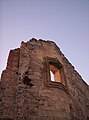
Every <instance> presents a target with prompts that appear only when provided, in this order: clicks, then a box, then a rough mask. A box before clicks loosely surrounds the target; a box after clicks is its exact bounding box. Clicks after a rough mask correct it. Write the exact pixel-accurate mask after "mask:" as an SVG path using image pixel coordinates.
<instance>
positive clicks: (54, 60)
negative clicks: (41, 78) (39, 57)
mask: <svg viewBox="0 0 89 120" xmlns="http://www.w3.org/2000/svg"><path fill="white" fill-rule="evenodd" d="M44 59H45V67H44V73H45V86H47V87H53V88H59V89H62V90H64V91H66V92H67V93H68V89H67V83H66V77H65V73H64V68H63V65H62V64H61V63H60V62H59V60H58V59H57V58H51V57H47V58H44ZM51 62H52V63H53V65H54V66H56V67H57V68H58V69H60V74H61V81H62V82H57V81H52V80H51V76H50V67H49V65H50V63H51ZM63 81H64V82H65V84H64V83H63Z"/></svg>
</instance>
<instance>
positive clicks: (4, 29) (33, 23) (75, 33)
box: [0, 0, 89, 84]
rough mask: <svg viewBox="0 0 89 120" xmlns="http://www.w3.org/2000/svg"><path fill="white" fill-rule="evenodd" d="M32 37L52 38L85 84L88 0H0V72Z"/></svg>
mask: <svg viewBox="0 0 89 120" xmlns="http://www.w3.org/2000/svg"><path fill="white" fill-rule="evenodd" d="M33 37H34V38H37V39H45V40H52V41H54V42H55V43H56V44H57V45H58V46H59V48H60V49H61V51H62V52H63V53H64V55H65V56H66V57H67V58H68V60H69V61H70V62H71V63H72V65H73V66H75V69H76V70H77V71H78V72H79V74H80V75H81V76H82V78H83V79H84V80H85V81H86V82H87V83H88V84H89V0H0V74H1V71H2V70H4V69H5V67H6V63H7V57H8V53H9V51H10V50H11V49H14V48H18V47H19V46H20V43H21V41H22V40H24V41H28V40H29V39H31V38H33Z"/></svg>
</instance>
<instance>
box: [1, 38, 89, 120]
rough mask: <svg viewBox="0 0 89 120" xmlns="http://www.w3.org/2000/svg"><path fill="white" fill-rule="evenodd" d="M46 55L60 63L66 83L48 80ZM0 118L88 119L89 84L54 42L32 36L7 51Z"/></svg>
mask: <svg viewBox="0 0 89 120" xmlns="http://www.w3.org/2000/svg"><path fill="white" fill-rule="evenodd" d="M46 58H55V59H57V60H58V61H59V62H60V63H61V64H62V66H63V69H64V74H65V79H66V85H65V86H64V85H62V86H61V84H57V85H56V84H55V85H54V84H53V85H51V84H50V83H47V79H48V76H47V75H48V74H47V72H48V70H47V66H46ZM48 84H49V85H48ZM56 86H57V87H56ZM60 86H61V87H60ZM0 120H89V86H88V85H87V84H86V83H85V82H84V81H83V79H82V77H81V76H80V75H79V74H78V73H77V72H76V70H75V69H74V67H73V66H72V65H71V64H70V63H69V61H68V60H67V59H66V58H65V56H64V55H63V54H62V52H61V51H60V49H59V48H58V47H57V46H56V44H55V43H54V42H52V41H43V40H36V39H35V38H32V39H31V40H29V41H28V42H26V43H25V42H22V43H21V46H20V48H18V49H15V50H11V51H10V53H9V57H8V62H7V67H6V70H4V71H3V73H2V76H1V81H0Z"/></svg>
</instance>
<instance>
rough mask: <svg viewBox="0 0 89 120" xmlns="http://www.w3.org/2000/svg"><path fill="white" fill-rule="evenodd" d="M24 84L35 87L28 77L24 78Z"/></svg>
mask: <svg viewBox="0 0 89 120" xmlns="http://www.w3.org/2000/svg"><path fill="white" fill-rule="evenodd" d="M23 83H24V84H25V85H29V86H31V87H32V86H33V84H32V83H31V79H30V78H28V76H25V77H24V78H23Z"/></svg>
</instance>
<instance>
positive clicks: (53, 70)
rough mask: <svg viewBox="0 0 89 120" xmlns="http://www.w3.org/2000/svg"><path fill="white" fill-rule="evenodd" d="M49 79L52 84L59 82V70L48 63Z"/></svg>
mask: <svg viewBox="0 0 89 120" xmlns="http://www.w3.org/2000/svg"><path fill="white" fill-rule="evenodd" d="M49 68H50V78H51V81H53V82H61V70H60V69H61V68H58V67H56V65H54V64H51V63H50V66H49Z"/></svg>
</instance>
